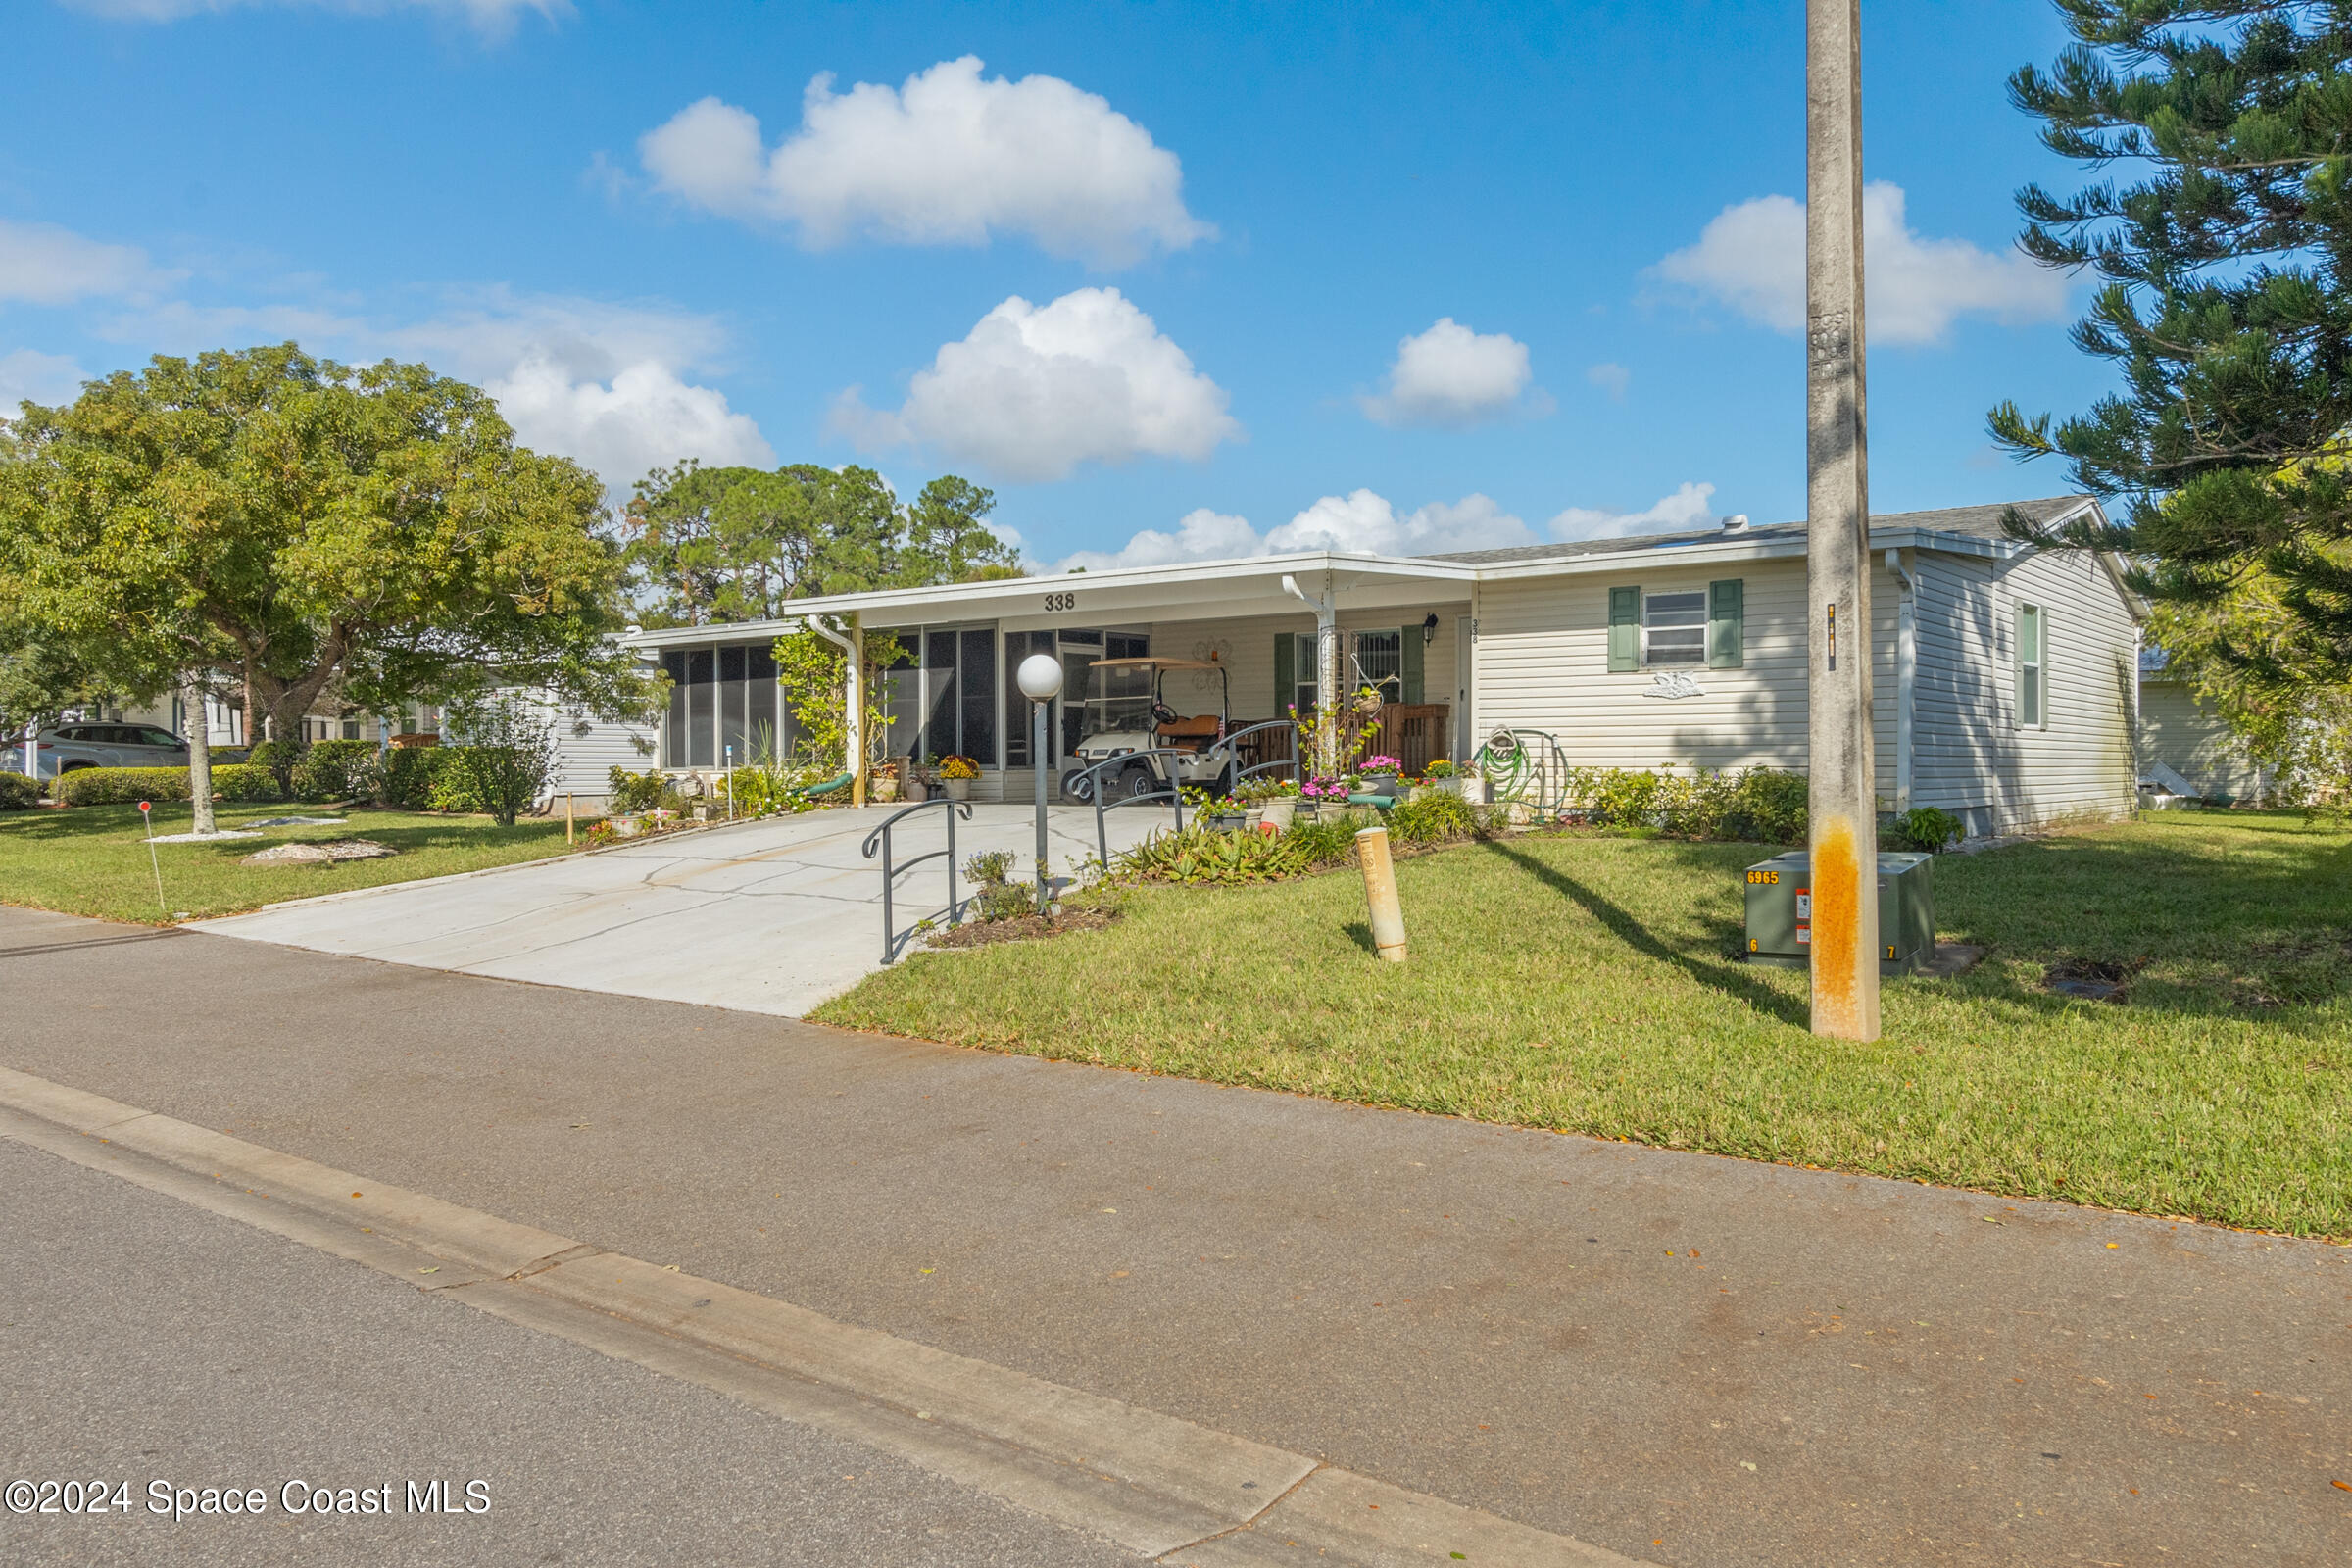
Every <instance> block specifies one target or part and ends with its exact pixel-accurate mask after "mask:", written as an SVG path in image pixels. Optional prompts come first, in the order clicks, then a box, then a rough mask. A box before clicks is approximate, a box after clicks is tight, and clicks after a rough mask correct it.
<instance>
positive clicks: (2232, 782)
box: [2139, 648, 2275, 803]
mask: <svg viewBox="0 0 2352 1568" xmlns="http://www.w3.org/2000/svg"><path fill="white" fill-rule="evenodd" d="M2169 664H2170V661H2169V660H2167V659H2166V657H2165V652H2164V650H2163V649H2161V648H2143V649H2142V650H2140V656H2139V760H2140V771H2141V773H2142V775H2143V776H2145V777H2147V778H2149V779H2150V780H2151V781H2152V782H2156V783H2161V784H2163V785H2164V786H2165V787H2166V788H2167V789H2169V790H2171V791H2174V792H2176V793H2187V794H2190V795H2194V796H2198V797H2201V798H2203V799H2205V800H2211V801H2229V802H2232V803H2234V802H2237V801H2248V802H2252V801H2257V800H2260V799H2262V798H2263V797H2265V796H2267V795H2268V794H2269V793H2270V792H2271V788H2272V786H2273V783H2274V782H2275V781H2274V780H2273V779H2272V777H2271V771H2270V769H2269V768H2266V767H2263V766H2262V765H2260V764H2259V763H2257V762H2256V761H2255V760H2253V758H2251V757H2250V756H2248V755H2247V753H2246V748H2245V743H2244V742H2243V741H2241V740H2239V739H2238V737H2237V736H2236V734H2235V733H2234V732H2232V731H2231V730H2230V728H2229V725H2228V724H2226V723H2224V722H2223V721H2222V719H2221V718H2220V716H2219V715H2217V714H2216V713H2215V712H2214V711H2212V710H2211V709H2209V708H2206V707H2205V706H2204V705H2203V704H2202V703H2200V702H2199V701H2198V700H2197V694H2196V692H2195V691H2193V690H2192V689H2191V688H2190V687H2189V684H2188V683H2187V682H2186V681H2184V680H2181V679H2180V678H2179V677H2178V676H2177V675H2176V674H2174V673H2173V672H2172V671H2171V670H2170V668H2169ZM2168 771H2169V772H2171V773H2172V774H2174V775H2175V777H2174V778H2172V779H2167V778H2165V777H2164V774H2165V773H2166V772H2168ZM2182 784H2186V785H2187V786H2189V788H2188V789H2187V790H2186V791H2185V792H2182V791H2181V790H2180V786H2181V785H2182Z"/></svg>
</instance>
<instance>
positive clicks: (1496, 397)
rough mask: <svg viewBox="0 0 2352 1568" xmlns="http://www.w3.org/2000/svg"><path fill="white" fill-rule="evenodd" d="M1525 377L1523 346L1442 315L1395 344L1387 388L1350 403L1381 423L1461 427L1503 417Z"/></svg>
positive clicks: (1527, 372)
mask: <svg viewBox="0 0 2352 1568" xmlns="http://www.w3.org/2000/svg"><path fill="white" fill-rule="evenodd" d="M1531 373H1532V372H1531V371H1530V370H1529V368H1528V363H1527V345H1526V344H1524V343H1522V342H1520V341H1518V340H1517V339H1516V338H1513V337H1511V336H1510V335H1509V334H1507V333H1503V332H1473V331H1472V330H1470V328H1468V327H1466V326H1463V325H1461V324H1460V323H1459V322H1457V321H1455V320H1454V319H1453V318H1452V317H1450V316H1442V317H1440V318H1438V320H1437V323H1436V324H1435V325H1433V326H1432V327H1430V329H1429V330H1428V331H1426V332H1423V333H1421V334H1419V335H1418V336H1415V337H1407V338H1403V339H1401V340H1399V341H1398V342H1397V362H1396V363H1395V364H1394V365H1392V366H1390V367H1389V378H1388V389H1387V390H1386V391H1384V392H1382V393H1380V394H1378V395H1377V396H1373V397H1364V398H1358V399H1357V400H1356V401H1357V402H1358V403H1359V404H1360V405H1362V407H1363V411H1364V413H1365V414H1366V415H1368V416H1370V417H1372V418H1373V419H1375V420H1377V421H1378V422H1380V423H1382V424H1392V425H1415V424H1418V425H1436V426H1439V427H1442V428H1447V429H1461V428H1463V427H1466V426H1469V425H1473V424H1480V423H1484V422H1485V421H1487V420H1489V419H1494V418H1499V417H1501V416H1503V415H1505V414H1508V413H1509V412H1510V411H1511V407H1512V405H1514V404H1516V403H1517V402H1518V401H1519V394H1520V393H1522V392H1524V391H1526V390H1527V383H1528V380H1529V378H1530V375H1531Z"/></svg>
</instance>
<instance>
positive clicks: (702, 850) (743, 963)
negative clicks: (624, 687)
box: [190, 806, 1171, 1017]
mask: <svg viewBox="0 0 2352 1568" xmlns="http://www.w3.org/2000/svg"><path fill="white" fill-rule="evenodd" d="M898 809H900V808H898V807H895V806H872V807H866V808H864V809H859V810H848V809H836V810H825V811H810V812H808V813H806V814H803V815H800V816H783V817H769V818H767V819H765V820H762V821H758V822H744V823H738V824H734V825H730V826H725V827H717V828H711V829H709V830H707V831H703V832H698V833H688V834H680V835H677V836H676V837H663V838H659V839H651V840H647V841H646V842H644V843H640V844H629V845H625V846H623V847H621V848H619V849H615V850H612V851H609V852H607V853H605V854H602V855H591V856H581V857H572V858H564V859H557V860H542V861H535V862H531V863H528V864H524V865H517V866H513V867H502V868H500V869H499V870H497V871H495V872H491V873H487V874H476V875H469V876H457V877H442V878H437V879H435V880H432V881H428V882H405V883H394V884H393V885H391V886H389V887H381V888H368V889H365V890H362V891H359V892H354V893H346V894H334V895H329V896H328V897H326V898H321V899H307V900H304V901H302V902H301V903H298V904H287V905H279V906H277V907H272V908H268V909H262V910H259V911H257V912H255V913H253V914H240V915H232V916H230V917H228V918H226V919H221V920H204V921H198V922H194V923H193V924H192V925H191V927H190V929H194V930H202V931H208V932H212V933H214V934H215V935H219V936H229V937H240V938H244V939H246V940H249V941H257V942H276V943H283V944H285V945H288V946H291V947H299V948H316V949H318V950H319V952H322V953H340V954H348V955H352V956H359V957H368V958H379V959H382V960H383V961H385V962H387V963H408V964H417V965H420V966H422V967H425V968H431V969H454V970H457V971H459V972H461V973H464V974H479V975H493V976H496V977H498V978H500V979H506V980H528V981H531V982H533V983H535V984H538V985H549V986H567V987H571V988H573V989H576V990H583V991H609V992H614V993H617V994H619V995H621V996H630V997H652V998H656V999H659V1000H661V1001H664V1002H690V1003H699V1004H703V1005H709V1006H714V1007H734V1008H739V1009H742V1010H744V1011H748V1012H772V1013H779V1014H782V1015H784V1016H786V1017H798V1016H799V1015H800V1014H802V1013H804V1012H806V1011H808V1010H809V1008H810V1007H813V1006H815V1005H817V1004H818V1003H820V1002H823V1001H824V1000H825V999H826V998H828V997H832V996H835V995H838V994H839V993H841V992H843V991H846V990H848V989H849V988H850V987H851V986H854V985H856V984H857V983H858V981H859V980H860V979H862V978H864V977H865V976H866V975H868V974H871V973H872V972H873V971H874V970H875V969H877V968H879V967H880V966H881V950H882V868H881V861H880V860H879V859H872V860H869V859H867V858H864V856H863V854H862V853H861V847H862V845H863V844H864V841H865V839H866V836H867V835H868V834H870V833H872V832H873V830H874V829H875V828H876V827H878V826H880V825H881V824H882V822H883V821H884V820H886V819H887V818H888V817H889V816H890V815H891V813H892V812H894V811H896V810H898ZM1048 810H1049V829H1050V837H1049V840H1048V843H1049V856H1048V858H1049V859H1050V860H1051V862H1052V869H1053V871H1054V874H1055V875H1057V876H1064V875H1067V874H1069V873H1070V872H1071V870H1072V869H1073V868H1074V867H1075V866H1077V865H1078V864H1079V863H1081V862H1083V861H1085V860H1089V859H1092V858H1095V857H1096V855H1097V853H1098V843H1097V840H1096V837H1095V813H1094V809H1093V808H1091V807H1074V806H1062V807H1052V808H1049V809H1048ZM1170 820H1171V817H1170V814H1169V812H1168V811H1167V810H1166V809H1164V808H1156V807H1144V806H1137V807H1129V808H1125V809H1120V810H1116V811H1113V812H1110V813H1108V815H1107V816H1106V817H1105V820H1104V825H1105V828H1106V831H1107V833H1108V835H1109V839H1110V849H1111V853H1112V854H1114V855H1115V854H1117V853H1118V852H1119V851H1121V850H1123V849H1126V848H1128V847H1130V846H1131V845H1134V844H1136V843H1139V842H1140V841H1142V840H1143V839H1144V838H1145V837H1146V836H1148V835H1149V834H1150V833H1151V832H1152V830H1153V829H1155V828H1163V827H1165V826H1166V825H1167V824H1168V823H1169V821H1170ZM946 843H947V813H946V812H945V811H944V810H932V811H927V812H925V813H923V814H922V815H920V816H918V817H913V818H910V819H909V820H907V822H906V823H905V824H904V825H903V826H901V827H900V828H899V829H898V830H897V832H896V833H895V834H894V836H893V848H892V857H893V858H894V860H895V861H898V862H901V863H903V862H904V861H906V860H907V859H909V858H913V857H915V856H918V855H926V854H929V853H930V852H932V851H934V850H939V849H942V848H944V847H945V846H946ZM1036 846H1037V815H1036V810H1035V808H1033V807H1025V806H975V807H973V808H972V815H971V819H970V820H969V821H960V820H959V821H958V822H957V824H956V860H957V866H956V874H957V876H958V878H960V877H961V875H962V862H963V861H964V860H965V859H966V858H969V857H970V856H972V855H974V854H977V853H979V852H981V851H984V850H1009V851H1011V852H1012V853H1013V855H1014V857H1015V861H1016V864H1017V866H1018V869H1017V871H1016V872H1015V875H1016V876H1019V877H1027V876H1030V875H1033V874H1034V872H1033V870H1032V869H1031V868H1032V866H1033V865H1034V862H1035V859H1036ZM893 882H894V884H895V887H896V892H895V894H894V898H895V899H896V901H897V907H896V908H895V909H894V911H893V923H894V925H895V926H896V927H897V928H898V929H900V930H902V931H903V930H905V929H906V928H907V927H908V926H910V925H912V924H913V923H914V922H915V921H917V920H919V919H922V918H924V917H925V916H936V915H938V914H940V913H941V912H943V910H944V908H945V906H946V903H947V868H946V865H945V863H944V862H943V861H940V860H931V861H928V862H926V863H924V864H922V865H918V866H916V867H915V868H914V869H913V870H912V871H908V872H905V873H902V874H900V875H898V876H896V877H894V878H893ZM962 891H963V893H964V894H966V895H967V896H968V894H969V893H970V891H971V890H970V885H969V884H968V882H967V883H963V884H962Z"/></svg>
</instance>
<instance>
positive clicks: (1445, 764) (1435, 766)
mask: <svg viewBox="0 0 2352 1568" xmlns="http://www.w3.org/2000/svg"><path fill="white" fill-rule="evenodd" d="M1461 771H1462V770H1461V769H1460V768H1458V767H1456V766H1454V765H1453V764H1452V763H1451V762H1449V761H1447V760H1445V759H1444V758H1440V759H1438V760H1436V761H1434V762H1432V763H1430V764H1429V772H1428V773H1427V774H1426V775H1424V776H1425V777H1429V778H1454V777H1456V776H1458V775H1459V774H1460V773H1461Z"/></svg>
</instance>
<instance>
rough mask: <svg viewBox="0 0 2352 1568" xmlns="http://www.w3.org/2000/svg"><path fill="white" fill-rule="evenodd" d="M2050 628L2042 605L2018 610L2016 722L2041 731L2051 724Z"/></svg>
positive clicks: (2024, 606) (2021, 607)
mask: <svg viewBox="0 0 2352 1568" xmlns="http://www.w3.org/2000/svg"><path fill="white" fill-rule="evenodd" d="M2048 637H2049V632H2048V627H2047V626H2046V625H2045V624H2044V621H2043V617H2042V613H2041V607H2040V606H2039V605H2020V606H2018V607H2017V721H2018V723H2019V724H2020V725H2022V726H2024V727H2025V728H2027V729H2041V728H2044V727H2045V726H2047V725H2048V723H2049V721H2050V713H2049V708H2050V696H2049V670H2048V667H2047V655H2048V649H2047V648H2046V647H2045V646H2044V645H2045V644H2046V642H2047V641H2048Z"/></svg>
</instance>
